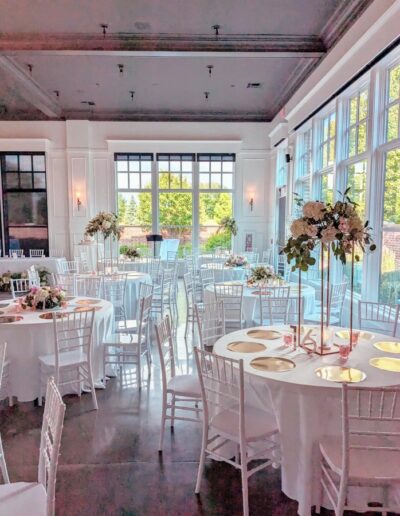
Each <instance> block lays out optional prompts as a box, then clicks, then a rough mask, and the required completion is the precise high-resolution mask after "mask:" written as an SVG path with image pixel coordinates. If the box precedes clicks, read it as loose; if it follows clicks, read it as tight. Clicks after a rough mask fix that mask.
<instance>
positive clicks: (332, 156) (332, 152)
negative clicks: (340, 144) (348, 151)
mask: <svg viewBox="0 0 400 516" xmlns="http://www.w3.org/2000/svg"><path fill="white" fill-rule="evenodd" d="M334 161H335V140H331V141H330V142H329V159H328V165H333V163H334Z"/></svg>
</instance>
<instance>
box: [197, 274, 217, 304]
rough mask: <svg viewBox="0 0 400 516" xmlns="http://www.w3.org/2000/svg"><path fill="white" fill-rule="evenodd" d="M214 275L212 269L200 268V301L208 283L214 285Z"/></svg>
mask: <svg viewBox="0 0 400 516" xmlns="http://www.w3.org/2000/svg"><path fill="white" fill-rule="evenodd" d="M214 283H215V275H214V271H213V270H212V269H200V285H201V301H204V291H205V289H206V288H207V287H208V286H209V285H214Z"/></svg>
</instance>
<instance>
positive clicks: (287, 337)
mask: <svg viewBox="0 0 400 516" xmlns="http://www.w3.org/2000/svg"><path fill="white" fill-rule="evenodd" d="M292 343H293V335H292V334H291V333H285V334H284V335H283V345H284V346H287V347H288V346H291V345H292Z"/></svg>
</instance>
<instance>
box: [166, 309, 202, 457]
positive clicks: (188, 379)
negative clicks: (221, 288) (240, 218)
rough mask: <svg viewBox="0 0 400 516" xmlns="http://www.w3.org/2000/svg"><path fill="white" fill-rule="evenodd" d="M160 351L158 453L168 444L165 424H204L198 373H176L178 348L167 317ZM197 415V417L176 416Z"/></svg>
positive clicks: (172, 425)
mask: <svg viewBox="0 0 400 516" xmlns="http://www.w3.org/2000/svg"><path fill="white" fill-rule="evenodd" d="M156 337H157V348H158V354H159V358H160V366H161V379H162V392H163V403H162V412H161V432H160V444H159V447H158V451H159V452H162V448H163V441H164V430H165V422H166V421H167V420H169V421H171V429H172V428H173V427H174V423H175V421H193V422H196V423H197V422H198V423H200V419H199V414H200V412H201V409H199V408H198V403H199V402H200V401H201V392H200V383H199V380H198V378H197V376H196V375H195V374H183V375H177V374H176V367H175V355H174V345H173V338H172V331H171V322H170V318H169V316H168V315H166V316H165V317H164V318H163V319H162V320H161V321H160V322H159V323H158V324H156ZM176 411H178V412H180V411H182V412H183V414H185V413H186V412H189V415H191V413H193V412H194V414H195V416H196V418H194V417H189V416H184V415H180V414H176Z"/></svg>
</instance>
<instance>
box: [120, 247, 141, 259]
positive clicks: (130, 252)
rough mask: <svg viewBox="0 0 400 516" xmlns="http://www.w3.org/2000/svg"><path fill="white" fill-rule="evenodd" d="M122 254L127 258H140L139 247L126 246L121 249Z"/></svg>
mask: <svg viewBox="0 0 400 516" xmlns="http://www.w3.org/2000/svg"><path fill="white" fill-rule="evenodd" d="M122 255H123V256H124V257H125V258H126V259H127V260H136V259H137V258H140V252H139V249H135V248H134V247H127V248H126V249H124V250H123V253H122Z"/></svg>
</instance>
